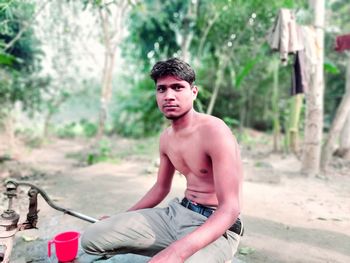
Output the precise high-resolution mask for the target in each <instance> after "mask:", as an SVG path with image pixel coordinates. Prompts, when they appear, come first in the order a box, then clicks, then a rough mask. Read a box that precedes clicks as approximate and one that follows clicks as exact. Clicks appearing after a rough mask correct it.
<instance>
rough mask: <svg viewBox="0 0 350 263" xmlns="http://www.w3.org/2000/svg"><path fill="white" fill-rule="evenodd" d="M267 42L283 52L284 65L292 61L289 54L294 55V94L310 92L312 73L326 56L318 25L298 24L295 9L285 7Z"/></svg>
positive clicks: (277, 18)
mask: <svg viewBox="0 0 350 263" xmlns="http://www.w3.org/2000/svg"><path fill="white" fill-rule="evenodd" d="M267 42H268V44H269V45H270V47H271V49H272V50H273V51H276V52H279V54H280V59H281V62H282V64H283V65H287V64H288V57H289V55H293V56H294V63H293V66H292V85H291V94H292V95H296V94H299V93H305V92H307V90H308V89H307V87H308V83H310V76H311V74H312V73H313V72H314V71H315V69H316V65H317V62H318V60H319V58H320V56H321V55H322V50H321V45H320V44H319V43H317V37H316V30H315V28H314V26H301V25H298V24H297V22H296V17H295V14H294V12H293V11H292V10H290V9H287V8H282V9H280V10H279V12H278V16H277V17H276V20H275V24H274V25H273V26H272V27H271V28H270V30H269V32H268V35H267Z"/></svg>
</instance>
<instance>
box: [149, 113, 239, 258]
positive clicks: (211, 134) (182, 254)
mask: <svg viewBox="0 0 350 263" xmlns="http://www.w3.org/2000/svg"><path fill="white" fill-rule="evenodd" d="M202 136H204V138H210V140H203V141H207V142H210V144H209V143H208V145H206V151H207V154H208V156H209V157H210V158H211V161H212V166H213V176H214V182H215V191H216V194H217V198H218V207H217V210H216V211H215V213H214V214H213V215H212V216H210V217H209V218H208V219H207V220H206V222H205V223H204V224H203V225H202V226H200V227H198V228H197V229H196V230H195V231H193V232H192V233H190V234H188V235H186V236H185V237H184V238H182V239H180V240H178V241H176V242H174V243H173V244H171V245H170V246H169V247H168V248H167V249H165V250H163V251H162V252H160V253H159V254H157V255H156V256H155V257H154V258H152V260H153V261H151V262H152V263H153V262H162V260H164V259H167V262H183V261H184V260H185V259H187V258H189V257H190V256H191V255H193V254H194V253H196V252H197V251H198V250H200V249H202V248H204V247H205V246H207V245H208V244H210V243H212V242H214V241H215V240H216V239H218V238H219V237H220V236H222V235H223V234H224V233H225V231H226V230H227V229H229V228H230V226H231V225H232V224H233V223H234V222H235V220H236V219H237V217H238V215H239V213H240V200H239V196H240V187H241V182H242V177H243V176H242V168H241V166H242V164H241V158H240V153H239V148H238V144H237V142H236V140H235V138H234V137H233V135H232V133H231V131H230V129H229V128H228V127H227V126H226V125H225V124H224V123H223V122H221V121H218V120H215V121H214V123H213V124H210V126H209V127H206V129H205V131H204V132H203V134H202ZM176 257H177V259H175V258H176ZM179 258H181V259H180V260H179Z"/></svg>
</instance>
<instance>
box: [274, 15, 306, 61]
mask: <svg viewBox="0 0 350 263" xmlns="http://www.w3.org/2000/svg"><path fill="white" fill-rule="evenodd" d="M267 42H268V43H269V45H270V47H271V49H272V50H275V51H279V52H280V59H281V61H282V63H283V64H287V60H288V54H290V53H293V54H294V53H295V52H296V51H299V50H302V49H303V48H304V47H303V44H302V42H301V40H300V33H299V29H298V25H297V24H296V20H295V15H294V13H293V12H292V11H291V10H290V9H287V8H282V9H280V11H279V13H278V17H277V19H276V21H275V24H274V26H273V27H272V28H271V29H270V30H269V33H268V36H267Z"/></svg>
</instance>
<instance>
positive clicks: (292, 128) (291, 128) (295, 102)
mask: <svg viewBox="0 0 350 263" xmlns="http://www.w3.org/2000/svg"><path fill="white" fill-rule="evenodd" d="M303 99H304V94H302V93H300V94H296V95H295V96H293V97H292V99H291V112H290V117H289V125H288V132H287V137H288V139H287V141H288V148H289V149H291V150H292V152H293V153H294V154H296V155H297V154H298V152H299V120H300V112H301V108H302V106H303Z"/></svg>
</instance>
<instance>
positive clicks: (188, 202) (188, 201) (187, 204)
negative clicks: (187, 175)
mask: <svg viewBox="0 0 350 263" xmlns="http://www.w3.org/2000/svg"><path fill="white" fill-rule="evenodd" d="M186 201H187V202H186V206H185V207H186V208H188V207H189V206H190V200H188V199H187V198H186Z"/></svg>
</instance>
